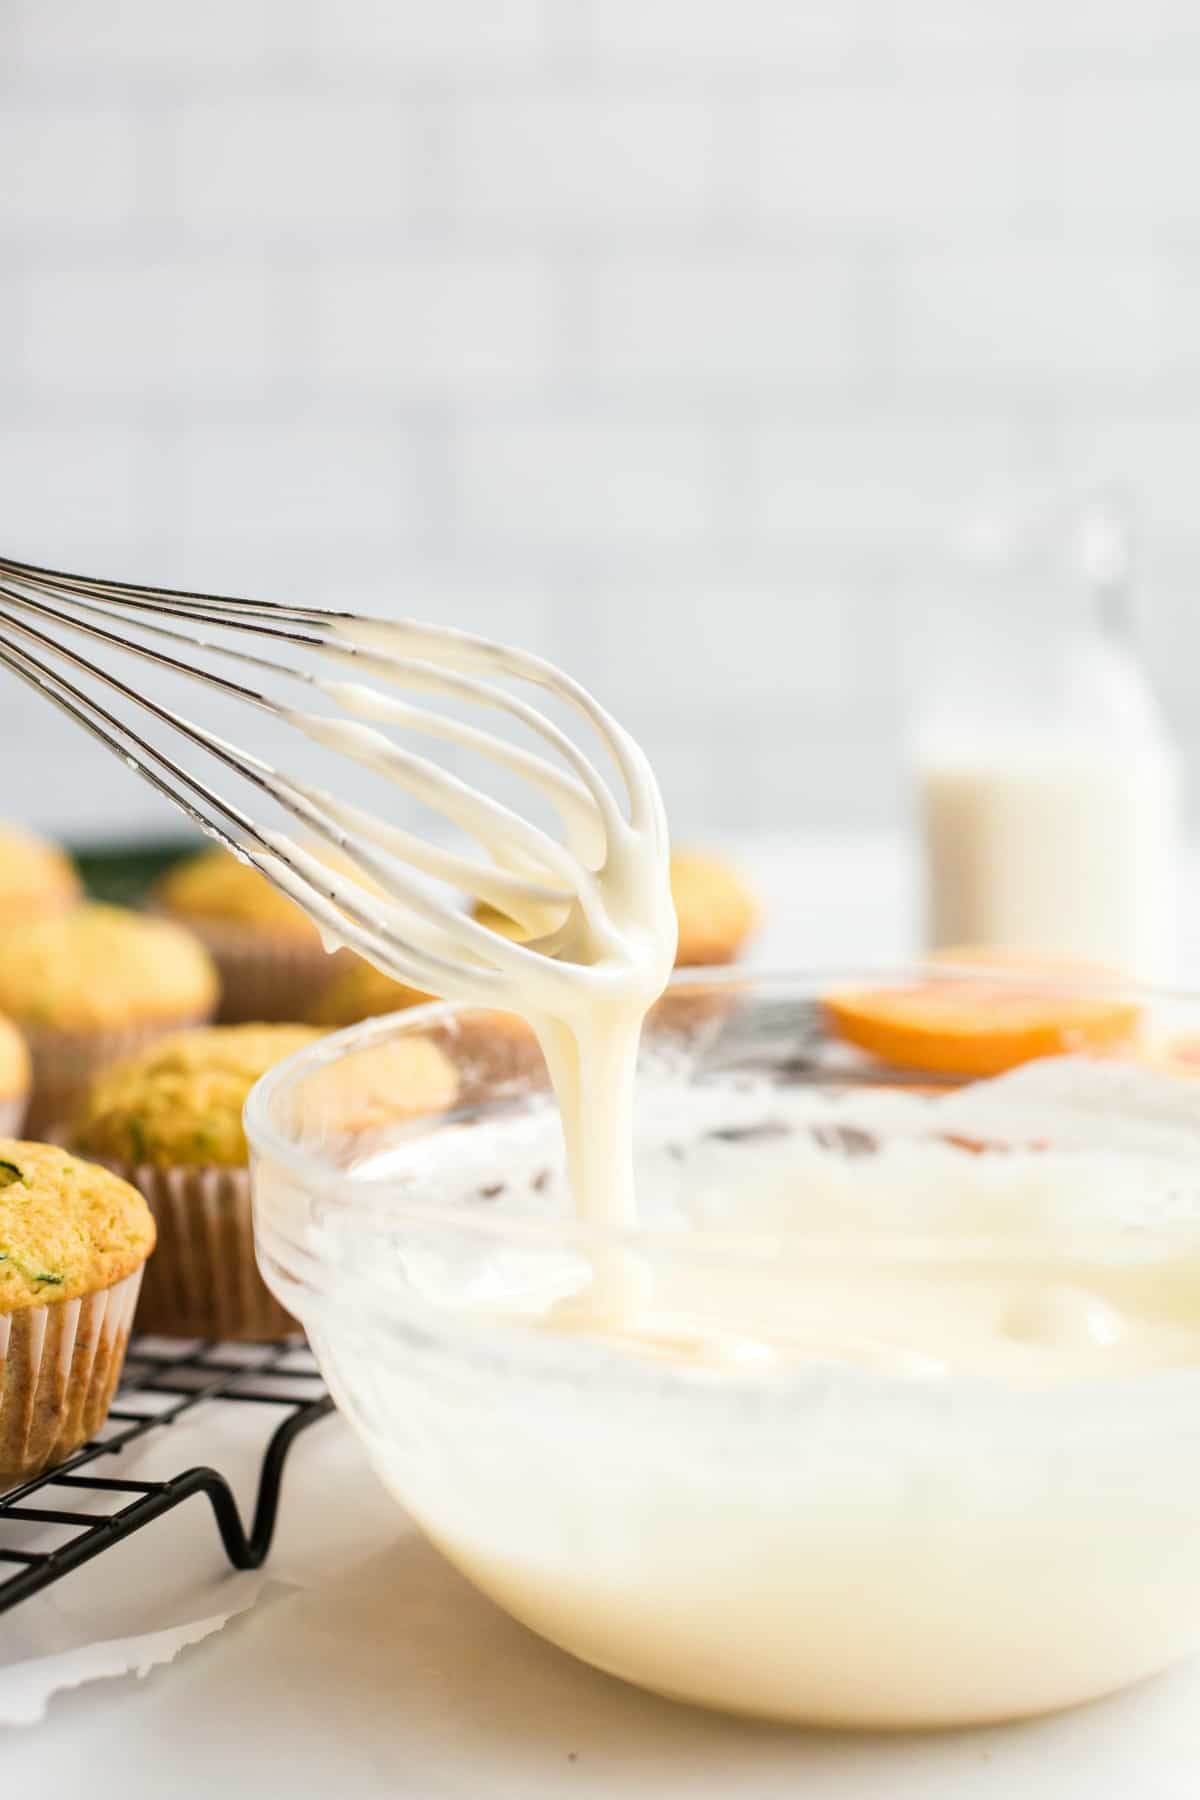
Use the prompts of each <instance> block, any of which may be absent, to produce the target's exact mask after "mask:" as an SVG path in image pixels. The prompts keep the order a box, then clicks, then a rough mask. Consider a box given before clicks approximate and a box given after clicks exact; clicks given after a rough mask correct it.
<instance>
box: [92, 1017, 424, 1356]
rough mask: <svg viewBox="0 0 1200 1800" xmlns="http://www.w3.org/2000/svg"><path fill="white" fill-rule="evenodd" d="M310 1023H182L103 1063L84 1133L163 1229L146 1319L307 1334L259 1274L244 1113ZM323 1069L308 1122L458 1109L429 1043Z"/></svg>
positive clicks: (318, 1130)
mask: <svg viewBox="0 0 1200 1800" xmlns="http://www.w3.org/2000/svg"><path fill="white" fill-rule="evenodd" d="M320 1035H321V1034H320V1032H319V1031H317V1030H315V1029H314V1028H313V1027H312V1026H307V1025H225V1026H212V1027H210V1028H209V1029H208V1030H200V1031H188V1032H180V1033H179V1034H178V1035H176V1036H174V1037H170V1038H166V1039H164V1040H162V1041H161V1042H159V1043H157V1044H154V1045H152V1046H151V1047H150V1048H149V1049H146V1050H143V1051H141V1052H140V1053H139V1054H137V1055H135V1056H132V1057H130V1058H128V1059H127V1060H126V1061H124V1062H122V1063H119V1064H117V1065H115V1066H114V1067H112V1068H110V1069H106V1070H104V1071H103V1072H102V1073H101V1074H100V1075H99V1076H97V1078H96V1080H95V1081H94V1082H93V1084H92V1087H91V1090H90V1092H89V1094H88V1096H87V1099H86V1101H85V1103H84V1106H83V1108H82V1111H81V1112H80V1114H79V1116H78V1118H77V1119H76V1122H75V1124H74V1126H73V1128H72V1130H71V1134H70V1141H71V1144H72V1146H73V1147H74V1148H76V1149H78V1150H79V1151H81V1152H82V1153H84V1154H86V1155H89V1156H95V1157H98V1158H99V1159H100V1160H101V1161H103V1162H104V1163H105V1164H106V1165H107V1166H108V1167H109V1168H111V1169H113V1170H115V1171H117V1172H118V1173H120V1174H121V1175H123V1176H125V1177H126V1179H128V1180H129V1181H130V1182H132V1183H134V1184H135V1185H136V1186H137V1187H138V1188H139V1189H140V1190H141V1192H142V1194H143V1195H144V1196H145V1199H146V1201H147V1203H148V1204H149V1207H150V1210H151V1212H152V1213H153V1214H154V1217H155V1220H156V1222H157V1225H158V1245H159V1247H158V1254H157V1255H156V1256H155V1258H154V1261H153V1263H152V1264H151V1266H150V1269H149V1271H148V1272H147V1277H146V1283H145V1286H144V1288H143V1292H142V1301H141V1308H140V1311H139V1313H138V1326H139V1328H140V1329H141V1330H143V1331H153V1332H158V1333H162V1334H164V1335H166V1336H179V1337H219V1338H255V1339H273V1338H280V1337H286V1336H288V1335H289V1334H290V1333H292V1332H294V1331H297V1330H298V1329H299V1327H298V1326H297V1324H296V1322H295V1320H294V1319H292V1318H291V1317H290V1315H289V1314H288V1313H286V1312H285V1311H284V1309H283V1308H282V1307H281V1306H280V1304H279V1302H278V1301H277V1300H276V1299H275V1297H274V1295H273V1294H272V1293H271V1292H270V1290H269V1289H268V1288H267V1286H266V1285H265V1283H264V1282H263V1280H262V1277H261V1276H260V1275H259V1273H258V1266H257V1263H256V1262H255V1255H254V1233H253V1221H252V1217H251V1205H250V1175H249V1169H248V1166H247V1164H248V1150H247V1145H246V1134H245V1131H244V1130H243V1127H242V1110H243V1108H244V1106H245V1103H246V1097H247V1095H248V1094H249V1092H250V1089H251V1088H252V1087H253V1086H254V1084H255V1082H256V1081H257V1080H258V1079H259V1077H260V1076H261V1075H264V1074H266V1072H267V1070H268V1069H270V1068H273V1067H274V1065H275V1064H276V1063H277V1062H281V1061H282V1060H283V1058H284V1057H285V1056H290V1055H291V1054H292V1052H293V1051H295V1050H301V1049H303V1048H304V1047H305V1046H306V1045H308V1044H311V1043H312V1042H314V1041H315V1040H316V1039H317V1038H318V1037H320ZM401 1048H402V1047H401V1046H399V1045H396V1046H380V1048H379V1050H378V1051H370V1050H364V1051H362V1052H360V1053H359V1055H358V1056H355V1057H350V1058H346V1059H343V1060H342V1061H341V1062H340V1063H338V1064H337V1065H336V1066H334V1067H331V1068H329V1069H325V1070H318V1071H316V1072H315V1074H314V1076H313V1077H311V1078H310V1081H309V1082H308V1083H306V1084H305V1117H304V1124H305V1127H306V1128H308V1129H311V1130H312V1131H313V1132H314V1134H317V1135H320V1134H322V1133H327V1132H328V1131H329V1130H333V1129H336V1130H338V1131H339V1132H343V1133H346V1134H350V1135H354V1134H358V1133H362V1132H368V1131H370V1130H373V1129H375V1128H377V1127H378V1126H379V1125H380V1124H381V1123H383V1122H384V1120H385V1119H386V1120H389V1121H390V1120H392V1119H394V1118H396V1117H397V1116H403V1115H404V1113H405V1111H406V1109H407V1110H408V1111H418V1112H419V1111H429V1110H433V1109H435V1108H441V1107H444V1106H447V1105H450V1104H452V1102H453V1100H454V1097H455V1093H456V1091H457V1083H456V1081H455V1079H454V1071H453V1068H452V1067H451V1066H450V1065H449V1064H448V1063H447V1062H446V1061H445V1059H444V1058H443V1057H441V1056H440V1055H439V1054H438V1053H437V1052H436V1051H435V1050H434V1049H433V1047H432V1046H431V1045H428V1044H425V1045H424V1047H423V1049H422V1047H421V1041H420V1040H416V1045H415V1048H414V1047H409V1048H408V1049H405V1050H403V1053H402V1054H400V1055H395V1054H384V1052H392V1051H399V1050H401Z"/></svg>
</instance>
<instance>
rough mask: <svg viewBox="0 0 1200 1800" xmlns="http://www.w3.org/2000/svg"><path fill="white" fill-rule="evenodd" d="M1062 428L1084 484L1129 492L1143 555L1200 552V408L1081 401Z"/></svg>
mask: <svg viewBox="0 0 1200 1800" xmlns="http://www.w3.org/2000/svg"><path fill="white" fill-rule="evenodd" d="M1058 430H1059V439H1060V444H1061V453H1062V458H1063V462H1064V464H1065V465H1066V467H1068V468H1070V469H1072V470H1074V471H1077V472H1078V477H1079V479H1081V480H1089V479H1090V480H1092V481H1094V482H1097V483H1108V484H1114V483H1116V484H1120V485H1123V486H1125V487H1127V488H1128V490H1129V492H1130V494H1131V495H1132V496H1133V500H1134V503H1135V505H1136V509H1137V517H1138V523H1139V526H1140V530H1141V533H1142V535H1143V537H1144V539H1145V548H1144V552H1143V554H1144V555H1146V556H1148V557H1149V556H1152V555H1153V554H1154V553H1155V551H1156V550H1158V551H1165V552H1167V553H1168V554H1178V553H1179V552H1180V551H1181V550H1186V551H1188V552H1190V553H1191V554H1193V555H1195V554H1196V552H1197V548H1198V546H1200V533H1198V531H1197V507H1196V471H1197V469H1198V468H1200V410H1198V409H1197V407H1196V406H1195V405H1194V404H1192V403H1189V402H1188V401H1187V400H1184V401H1182V402H1181V403H1177V404H1175V405H1165V406H1161V407H1152V406H1146V405H1144V404H1139V402H1138V400H1137V398H1136V397H1135V398H1134V399H1133V400H1132V401H1131V403H1130V404H1128V405H1125V406H1103V405H1100V404H1097V403H1096V402H1094V401H1093V402H1091V403H1089V402H1088V400H1087V399H1086V398H1085V397H1083V396H1080V397H1079V399H1078V400H1077V402H1076V403H1075V404H1074V405H1068V406H1067V407H1065V408H1064V410H1063V415H1062V417H1061V419H1060V420H1059V426H1058ZM1152 603H1153V602H1152V601H1151V604H1152ZM1194 618H1195V627H1194V629H1195V633H1196V636H1195V642H1194V649H1193V650H1192V651H1191V653H1190V654H1189V657H1188V661H1189V663H1190V669H1191V675H1192V679H1195V676H1196V673H1197V671H1198V670H1200V608H1198V609H1197V610H1196V612H1195V614H1194ZM1185 642H1190V640H1189V639H1186V638H1185V639H1184V640H1182V641H1181V643H1180V650H1181V652H1182V651H1183V649H1184V644H1185Z"/></svg>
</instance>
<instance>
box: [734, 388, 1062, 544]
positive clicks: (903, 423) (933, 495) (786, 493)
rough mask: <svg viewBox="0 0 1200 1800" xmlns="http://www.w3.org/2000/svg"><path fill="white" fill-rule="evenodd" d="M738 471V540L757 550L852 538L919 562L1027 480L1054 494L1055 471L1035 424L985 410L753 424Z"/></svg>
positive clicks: (824, 416) (827, 415)
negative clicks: (744, 487) (741, 520)
mask: <svg viewBox="0 0 1200 1800" xmlns="http://www.w3.org/2000/svg"><path fill="white" fill-rule="evenodd" d="M749 468H750V476H749V482H748V492H749V503H748V510H749V534H750V538H751V541H752V542H754V543H755V544H757V545H759V546H760V548H767V547H770V546H771V545H773V544H780V545H784V546H790V547H791V548H792V549H793V551H796V552H798V551H802V550H804V549H805V548H807V549H809V550H815V549H819V548H820V547H822V546H824V547H825V548H827V549H828V548H832V547H836V546H838V545H846V544H850V543H857V544H859V545H871V546H874V547H875V549H876V551H877V552H878V551H883V552H887V551H889V550H890V551H892V552H893V553H894V552H897V551H900V550H906V551H908V552H909V553H910V554H912V553H914V552H917V553H919V554H922V555H924V556H926V557H930V556H934V555H937V554H938V552H939V550H940V548H942V547H944V545H945V544H946V543H947V541H948V540H949V538H950V536H951V534H952V533H953V531H954V530H955V529H956V527H957V524H958V522H959V520H960V519H961V518H962V516H963V514H964V512H966V511H967V510H968V509H969V508H971V507H973V506H975V505H977V504H979V503H981V502H985V503H986V502H987V501H989V500H992V499H995V498H997V497H1001V498H1003V497H1004V496H1005V495H1008V494H1010V493H1012V492H1013V491H1014V490H1024V489H1025V488H1027V487H1029V486H1030V485H1031V484H1033V483H1036V482H1040V483H1041V484H1042V485H1044V486H1047V487H1053V486H1054V484H1055V482H1056V480H1057V479H1058V478H1059V475H1060V470H1059V468H1058V465H1057V457H1056V455H1055V454H1053V452H1052V451H1051V449H1050V447H1049V446H1048V445H1047V444H1046V442H1045V441H1044V437H1043V435H1042V434H1041V432H1040V431H1039V428H1038V424H1037V422H1036V421H1027V420H1024V419H1023V418H1022V417H1021V415H1020V414H1019V413H1018V412H1016V411H1015V410H1011V411H1002V410H999V409H997V408H996V407H993V409H992V410H991V411H990V412H985V411H983V410H982V409H979V408H969V409H966V410H959V411H958V412H957V413H956V412H954V411H951V410H947V411H945V412H942V413H938V412H929V411H927V410H926V411H921V410H915V409H914V410H910V411H898V410H892V411H887V412H870V411H866V410H864V411H863V412H862V413H861V414H859V415H858V416H857V417H856V418H854V419H847V418H845V417H844V416H843V415H842V414H841V413H839V412H837V411H831V410H829V409H826V410H825V411H824V413H820V412H814V413H812V414H810V416H808V417H807V418H796V419H792V420H788V421H785V422H779V421H769V420H768V421H762V422H760V423H759V424H758V426H757V427H756V429H755V430H754V432H753V434H752V437H751V445H750V454H749Z"/></svg>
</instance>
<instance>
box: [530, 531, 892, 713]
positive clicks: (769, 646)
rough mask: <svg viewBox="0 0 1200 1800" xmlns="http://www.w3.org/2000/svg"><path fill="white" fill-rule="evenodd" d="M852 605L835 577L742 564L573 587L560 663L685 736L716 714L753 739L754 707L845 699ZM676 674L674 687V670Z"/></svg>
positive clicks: (820, 704) (852, 643)
mask: <svg viewBox="0 0 1200 1800" xmlns="http://www.w3.org/2000/svg"><path fill="white" fill-rule="evenodd" d="M863 610H864V609H863V607H862V606H861V604H860V602H859V598H858V596H857V595H855V594H854V593H853V592H852V591H848V589H847V586H846V584H845V582H844V581H843V580H840V579H837V578H830V577H828V576H825V577H821V576H816V577H814V576H813V575H812V573H811V571H805V570H801V569H796V570H795V571H793V572H791V573H788V572H787V571H786V570H783V571H780V572H779V573H777V574H775V575H772V576H764V575H763V574H761V573H759V572H757V571H755V570H753V569H751V568H748V567H746V566H734V567H730V568H727V569H722V570H721V572H720V574H713V573H711V572H709V571H708V570H706V569H704V568H703V565H700V567H699V570H698V572H697V573H696V575H695V576H694V577H693V579H691V580H687V579H682V580H681V579H680V577H679V575H678V574H677V573H674V572H661V573H650V574H647V575H635V576H633V577H628V578H625V579H621V580H611V579H610V580H608V581H606V582H604V583H599V582H597V583H593V584H587V583H585V584H584V585H583V587H582V588H581V590H580V592H579V595H578V597H577V599H576V601H575V603H574V604H573V605H572V607H571V609H570V612H569V614H568V615H567V616H566V617H565V618H564V621H563V630H564V632H565V633H566V634H567V635H568V638H569V644H570V650H571V661H572V663H573V664H574V665H576V666H578V667H579V668H580V669H581V670H591V671H593V672H595V674H596V676H597V679H599V671H600V670H601V669H602V668H608V669H611V670H612V672H613V678H614V680H619V682H620V691H621V693H622V695H623V696H624V699H625V702H626V704H628V705H634V706H638V707H641V708H643V709H650V708H654V707H657V708H658V709H659V710H660V711H662V712H663V713H665V714H666V715H667V716H668V717H669V718H673V719H674V720H675V721H676V728H678V723H679V721H681V720H690V722H691V725H692V727H693V729H696V728H697V727H699V726H700V724H701V721H702V720H705V719H709V720H712V719H716V718H720V717H721V716H722V715H723V714H724V715H726V716H728V717H730V718H732V719H736V720H739V721H741V722H742V728H743V729H744V730H749V731H753V730H754V728H755V725H754V721H755V718H756V715H757V714H758V713H759V712H760V711H761V710H762V709H763V708H775V709H779V710H781V711H783V712H785V713H786V712H787V711H788V710H789V709H790V708H793V707H795V708H808V709H812V708H817V709H825V710H836V709H837V708H838V707H840V706H842V705H843V704H844V703H845V701H846V699H847V697H848V696H852V695H853V694H854V692H855V688H856V682H857V680H858V676H859V673H860V671H861V661H862V659H863V657H864V656H865V655H869V654H870V650H869V648H868V646H867V645H866V644H865V643H864V642H863ZM684 669H686V671H687V677H686V681H685V680H681V679H679V674H680V672H681V671H682V670H684Z"/></svg>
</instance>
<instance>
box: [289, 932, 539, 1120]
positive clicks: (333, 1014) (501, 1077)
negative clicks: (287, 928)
mask: <svg viewBox="0 0 1200 1800" xmlns="http://www.w3.org/2000/svg"><path fill="white" fill-rule="evenodd" d="M504 923H505V924H508V923H509V921H508V920H505V921H504ZM432 999H433V995H432V994H423V993H422V992H421V990H420V989H419V988H411V987H406V986H405V985H404V983H403V982H402V981H396V980H394V979H393V977H392V976H390V975H385V974H384V973H383V971H382V970H381V969H377V968H375V967H374V966H373V964H371V963H368V962H363V961H362V959H361V958H360V957H356V958H355V959H354V961H353V963H351V965H350V967H349V968H348V969H346V970H344V971H343V972H342V973H341V974H340V975H335V976H334V978H333V980H332V981H331V982H330V984H329V986H328V987H327V988H326V990H325V992H324V993H323V994H322V995H321V996H320V998H319V999H318V1001H317V1004H316V1006H315V1007H314V1009H313V1012H312V1018H313V1021H314V1023H316V1024H319V1025H324V1026H328V1027H330V1028H337V1027H339V1026H342V1025H357V1024H359V1023H360V1021H361V1020H363V1019H376V1018H380V1017H382V1016H383V1015H384V1014H386V1013H394V1012H403V1011H405V1010H406V1009H407V1008H408V1007H410V1006H424V1005H425V1004H426V1003H427V1002H428V1001H430V1000H432ZM427 1035H428V1037H429V1039H430V1041H431V1042H432V1043H434V1044H436V1045H437V1046H438V1047H439V1048H440V1049H442V1050H443V1051H444V1052H445V1053H446V1055H447V1056H448V1057H449V1058H450V1059H451V1061H452V1062H453V1063H454V1064H455V1065H456V1067H457V1069H458V1074H459V1082H460V1092H459V1099H460V1100H462V1101H464V1102H470V1101H473V1100H479V1099H482V1098H484V1097H485V1096H488V1095H493V1096H494V1095H495V1094H496V1093H497V1092H498V1091H500V1090H501V1089H503V1088H505V1087H508V1086H513V1085H517V1086H526V1087H528V1086H530V1085H531V1084H533V1083H535V1082H536V1083H540V1082H542V1081H544V1080H545V1078H546V1065H545V1061H544V1059H543V1056H542V1051H541V1046H540V1045H539V1044H538V1041H537V1038H536V1036H535V1035H534V1032H533V1028H532V1026H531V1025H530V1024H529V1023H528V1022H527V1021H526V1020H525V1019H522V1018H521V1017H520V1016H519V1015H518V1014H517V1013H510V1012H497V1011H494V1010H493V1009H491V1008H480V1009H479V1010H478V1011H470V1012H456V1013H454V1014H452V1015H451V1016H450V1017H449V1018H448V1019H444V1020H439V1021H438V1022H437V1023H436V1024H433V1025H431V1026H430V1027H429V1031H428V1034H427Z"/></svg>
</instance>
